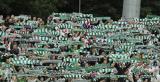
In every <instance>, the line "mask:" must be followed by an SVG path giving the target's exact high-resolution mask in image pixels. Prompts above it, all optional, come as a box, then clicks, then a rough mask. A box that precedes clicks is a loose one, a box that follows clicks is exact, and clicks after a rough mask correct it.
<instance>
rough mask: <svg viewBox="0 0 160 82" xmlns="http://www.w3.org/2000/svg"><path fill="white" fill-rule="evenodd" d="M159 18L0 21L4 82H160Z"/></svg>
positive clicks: (57, 16) (64, 16) (62, 16)
mask: <svg viewBox="0 0 160 82" xmlns="http://www.w3.org/2000/svg"><path fill="white" fill-rule="evenodd" d="M159 26H160V17H159V16H147V17H146V18H143V19H136V18H135V19H120V20H118V21H113V20H111V19H110V17H94V16H93V15H92V14H82V13H70V14H69V13H53V14H52V15H50V16H49V17H48V19H47V21H44V20H43V19H42V18H38V17H31V16H29V15H19V16H14V15H11V16H6V17H3V15H0V36H1V39H0V40H1V43H0V51H1V52H0V82H160V75H159V65H160V64H159V41H160V36H159V32H160V29H159V28H160V27H159Z"/></svg>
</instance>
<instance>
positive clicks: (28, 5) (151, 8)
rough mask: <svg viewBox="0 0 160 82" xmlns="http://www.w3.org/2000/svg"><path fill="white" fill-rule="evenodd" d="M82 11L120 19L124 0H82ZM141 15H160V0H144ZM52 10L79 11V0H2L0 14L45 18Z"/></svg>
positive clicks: (0, 1) (0, 0)
mask: <svg viewBox="0 0 160 82" xmlns="http://www.w3.org/2000/svg"><path fill="white" fill-rule="evenodd" d="M81 1H82V12H83V13H93V14H94V15H96V16H110V17H112V18H114V19H119V18H120V17H121V14H122V8H123V0H81ZM141 5H142V7H141V17H145V16H146V15H147V14H155V15H160V0H142V4H141ZM52 12H67V13H71V12H78V0H0V14H3V15H5V16H6V15H10V14H15V15H19V14H28V15H33V16H38V17H42V18H45V17H47V16H48V15H50V14H51V13H52Z"/></svg>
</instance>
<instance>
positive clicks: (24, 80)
mask: <svg viewBox="0 0 160 82" xmlns="http://www.w3.org/2000/svg"><path fill="white" fill-rule="evenodd" d="M18 82H27V80H26V79H25V78H18Z"/></svg>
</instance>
